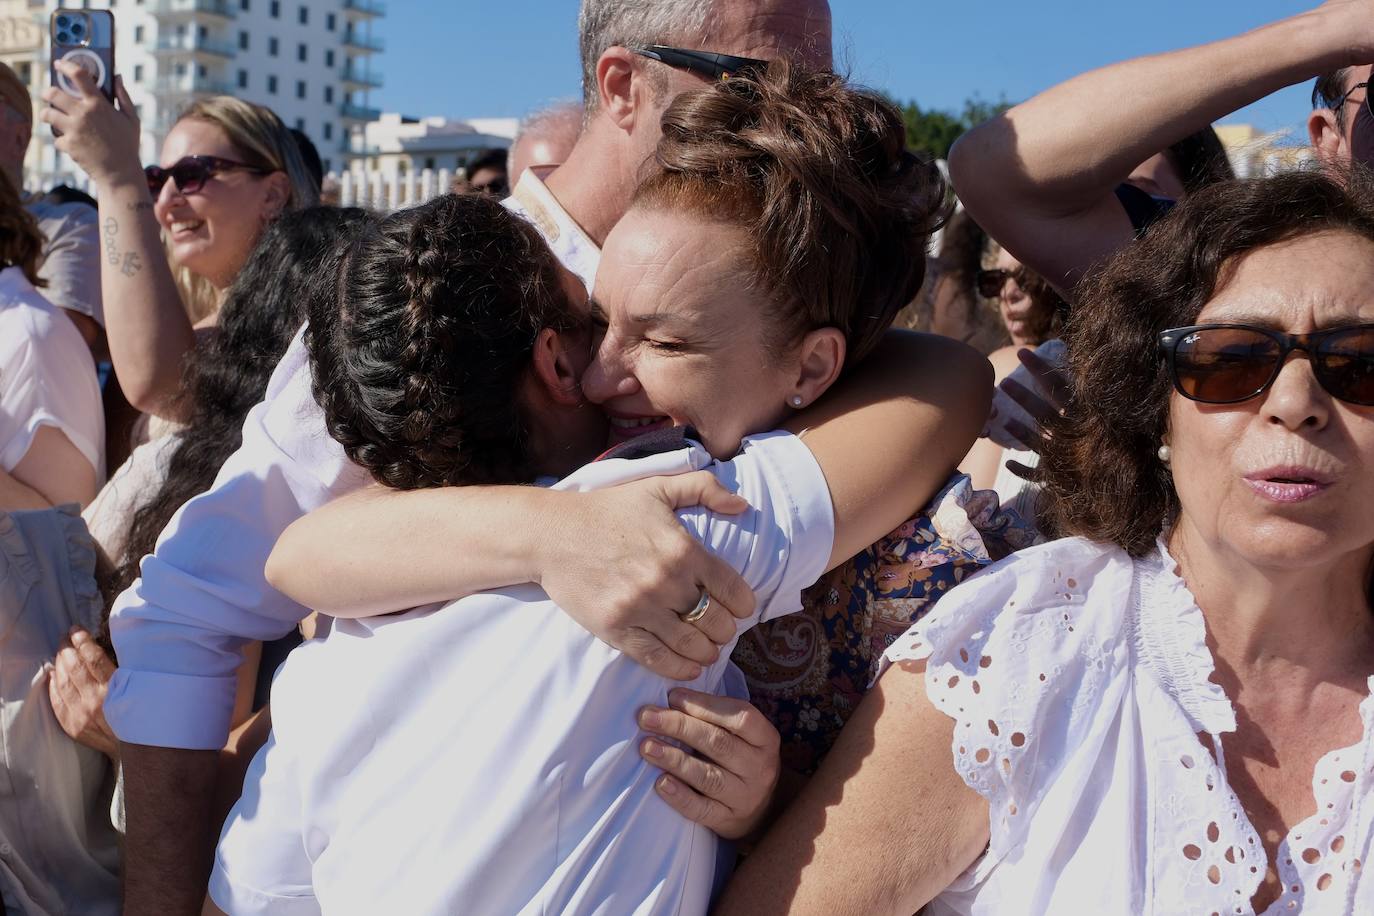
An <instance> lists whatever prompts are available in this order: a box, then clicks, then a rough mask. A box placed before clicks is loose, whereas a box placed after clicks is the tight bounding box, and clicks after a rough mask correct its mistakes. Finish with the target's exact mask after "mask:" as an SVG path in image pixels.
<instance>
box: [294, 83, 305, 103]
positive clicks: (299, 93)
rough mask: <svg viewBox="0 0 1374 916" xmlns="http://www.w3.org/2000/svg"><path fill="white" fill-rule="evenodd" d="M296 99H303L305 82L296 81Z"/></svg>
mask: <svg viewBox="0 0 1374 916" xmlns="http://www.w3.org/2000/svg"><path fill="white" fill-rule="evenodd" d="M296 98H298V99H303V98H305V80H296Z"/></svg>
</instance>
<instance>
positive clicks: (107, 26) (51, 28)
mask: <svg viewBox="0 0 1374 916" xmlns="http://www.w3.org/2000/svg"><path fill="white" fill-rule="evenodd" d="M48 38H49V41H50V50H51V54H50V55H49V60H51V61H52V62H53V64H56V62H57V61H59V60H68V61H71V62H72V63H74V64H78V65H79V66H81V67H82V68H83V69H84V70H85V71H86V72H87V73H89V74H90V75H91V79H93V80H94V81H95V84H96V86H97V87H99V89H100V91H101V92H103V93H104V94H105V98H107V99H109V100H110V101H111V102H113V101H114V97H115V60H114V13H112V12H110V11H109V10H86V9H67V8H66V7H58V8H57V9H56V10H54V11H53V14H52V18H51V19H50V20H49V22H48ZM51 76H52V84H53V85H54V86H56V87H58V88H59V89H61V90H62V91H63V92H66V93H67V94H68V95H76V94H77V92H76V87H75V86H73V85H72V84H71V81H70V80H68V79H67V77H66V76H64V75H62V74H61V73H59V72H58V71H57V68H56V66H53V67H52V68H51Z"/></svg>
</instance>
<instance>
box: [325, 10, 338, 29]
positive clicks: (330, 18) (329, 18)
mask: <svg viewBox="0 0 1374 916" xmlns="http://www.w3.org/2000/svg"><path fill="white" fill-rule="evenodd" d="M335 22H336V20H335V19H334V14H333V13H329V14H327V15H326V16H325V17H324V27H325V28H326V29H328V30H329V31H331V32H332V31H334V25H335Z"/></svg>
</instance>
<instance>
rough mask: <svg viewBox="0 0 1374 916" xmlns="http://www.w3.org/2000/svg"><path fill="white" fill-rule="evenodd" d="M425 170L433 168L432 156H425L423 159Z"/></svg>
mask: <svg viewBox="0 0 1374 916" xmlns="http://www.w3.org/2000/svg"><path fill="white" fill-rule="evenodd" d="M425 168H427V169H432V168H434V157H433V156H426V157H425Z"/></svg>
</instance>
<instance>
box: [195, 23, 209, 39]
mask: <svg viewBox="0 0 1374 916" xmlns="http://www.w3.org/2000/svg"><path fill="white" fill-rule="evenodd" d="M209 37H210V30H209V29H207V28H206V27H205V26H203V25H202V26H197V27H196V38H198V39H200V40H201V41H204V40H205V39H207V38H209Z"/></svg>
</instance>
